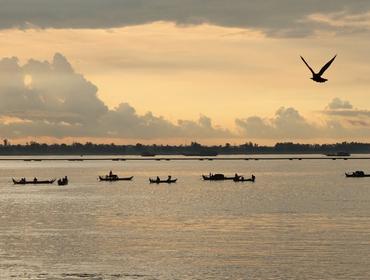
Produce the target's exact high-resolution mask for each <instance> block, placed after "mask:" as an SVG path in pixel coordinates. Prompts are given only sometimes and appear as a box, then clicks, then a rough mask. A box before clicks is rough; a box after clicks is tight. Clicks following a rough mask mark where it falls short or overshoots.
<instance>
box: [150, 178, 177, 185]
mask: <svg viewBox="0 0 370 280" xmlns="http://www.w3.org/2000/svg"><path fill="white" fill-rule="evenodd" d="M149 182H150V183H151V184H162V183H166V184H172V183H176V182H177V178H176V179H171V178H168V179H166V180H158V178H157V179H152V178H149Z"/></svg>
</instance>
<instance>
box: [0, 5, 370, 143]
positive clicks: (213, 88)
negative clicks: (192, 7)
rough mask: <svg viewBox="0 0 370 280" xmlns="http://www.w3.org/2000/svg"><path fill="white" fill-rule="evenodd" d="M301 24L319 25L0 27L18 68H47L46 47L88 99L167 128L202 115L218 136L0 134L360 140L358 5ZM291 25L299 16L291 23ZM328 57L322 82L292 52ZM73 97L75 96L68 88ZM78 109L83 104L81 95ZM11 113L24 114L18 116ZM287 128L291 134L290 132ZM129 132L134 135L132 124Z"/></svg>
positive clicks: (366, 103) (366, 24) (4, 53)
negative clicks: (80, 80)
mask: <svg viewBox="0 0 370 280" xmlns="http://www.w3.org/2000/svg"><path fill="white" fill-rule="evenodd" d="M355 8H357V7H355ZM369 9H370V7H369ZM265 13H266V12H264V14H263V15H264V16H265ZM271 13H273V11H272V10H271ZM261 16H262V15H261ZM283 16H284V15H283ZM285 16H286V17H288V16H289V15H285ZM298 16H300V15H297V17H298ZM300 20H301V22H306V21H310V22H311V23H312V26H316V25H318V26H319V27H315V28H314V27H312V30H311V31H312V32H309V33H308V34H305V33H304V32H306V29H305V28H307V26H306V24H305V25H302V26H303V27H302V30H303V31H301V30H300V29H299V32H302V34H298V35H296V34H295V33H294V34H293V35H292V36H290V35H289V34H288V35H287V36H285V35H279V32H283V31H284V30H285V29H286V27H285V26H283V24H282V23H281V25H282V27H281V28H279V27H276V30H275V29H273V27H274V23H273V22H272V23H270V25H271V28H270V29H271V30H273V31H271V30H270V31H269V30H268V31H266V28H267V27H266V26H264V25H262V24H260V23H259V24H260V25H262V26H258V24H257V23H256V24H250V27H249V26H248V23H243V24H240V26H237V25H238V24H237V23H235V24H219V23H218V22H217V20H211V21H210V22H207V21H206V20H205V21H204V22H200V23H196V24H194V23H191V24H182V23H180V24H179V23H177V24H176V23H174V22H173V21H169V20H166V19H165V18H164V19H163V20H158V21H157V20H155V21H154V20H153V21H152V22H150V20H148V22H146V21H143V22H141V23H138V24H132V23H131V24H128V25H126V26H125V24H121V25H122V26H120V24H113V25H114V26H108V27H105V26H102V27H101V28H99V26H98V27H96V26H94V27H93V28H89V27H85V26H83V24H81V25H82V26H77V27H75V26H72V25H71V27H68V24H66V26H62V27H60V26H58V28H55V27H56V26H53V25H52V24H50V26H43V28H39V27H38V26H37V25H33V24H29V26H28V27H27V28H19V27H15V26H13V27H11V26H8V27H6V28H5V27H4V28H3V29H1V30H0V44H1V46H2V47H1V48H0V57H2V58H5V57H17V58H18V59H19V61H18V65H19V66H20V67H23V66H24V65H26V64H27V63H28V61H29V60H30V59H32V60H34V61H38V62H41V61H47V62H48V63H50V64H52V63H51V61H52V60H53V57H54V55H55V53H59V54H61V55H62V56H63V57H65V59H66V60H67V61H68V63H70V65H71V67H72V68H73V71H74V72H76V73H79V74H81V75H83V77H84V78H85V79H86V80H87V81H89V82H90V83H92V84H93V85H95V86H96V91H97V96H98V98H99V99H100V100H101V101H102V103H104V104H105V105H106V106H107V108H108V109H107V110H110V111H115V110H116V109H117V107H119V106H120V104H121V103H124V104H126V103H128V104H129V106H131V107H132V108H134V110H135V114H136V115H137V116H138V117H139V118H140V117H141V116H145V115H146V114H147V112H152V114H153V115H154V116H155V117H156V118H160V117H162V119H164V120H166V122H170V123H171V124H175V125H177V122H178V120H188V121H192V122H195V123H197V122H198V119H200V118H202V117H205V116H206V117H207V118H208V119H209V120H211V121H212V124H211V128H212V129H215V130H218V129H221V130H223V132H222V133H220V134H219V133H217V132H216V133H215V136H210V137H207V135H206V134H205V135H204V134H202V135H200V134H199V135H197V133H196V131H198V130H202V126H201V125H200V127H196V129H198V130H196V129H195V130H194V133H193V132H189V131H190V130H189V131H188V130H186V131H187V132H186V133H185V132H183V133H180V134H178V135H177V134H176V135H174V136H173V137H171V135H170V133H168V134H166V135H167V136H165V137H163V138H161V137H160V136H158V135H155V136H154V135H153V137H150V135H146V136H145V137H142V134H140V133H137V135H136V134H135V133H133V134H132V135H129V136H126V135H120V134H119V133H118V134H115V133H116V132H112V135H113V136H112V135H107V136H104V133H100V134H99V135H94V134H93V133H91V132H89V133H88V134H86V135H77V134H72V135H68V134H66V135H53V133H50V132H45V135H43V133H41V132H40V129H39V130H38V132H37V133H35V134H33V131H32V130H27V132H23V131H20V132H19V137H17V136H16V135H17V134H16V133H13V132H11V133H10V132H9V131H10V130H11V128H9V127H7V128H6V129H4V133H3V135H4V137H10V138H21V139H25V138H29V137H31V138H32V137H33V136H34V137H39V138H43V137H52V138H53V137H56V138H62V139H63V138H64V137H66V138H68V137H74V135H75V137H77V138H81V137H87V138H88V137H93V138H94V137H98V138H102V139H109V140H111V138H112V137H113V139H114V138H115V137H116V136H114V135H117V138H120V141H122V139H135V141H136V140H140V139H142V140H143V141H144V140H145V141H149V142H150V141H152V142H165V143H171V142H174V141H175V142H181V141H187V140H189V139H194V140H199V141H202V140H201V139H203V142H208V143H218V142H222V143H223V142H224V141H227V140H229V142H236V143H240V142H244V141H246V140H248V141H249V140H252V141H257V142H261V143H273V142H276V141H280V140H284V141H288V140H289V141H290V140H291V141H301V142H313V141H315V142H326V141H336V140H338V141H339V140H343V139H346V140H362V141H369V140H370V139H369V138H368V137H369V135H370V133H368V132H365V133H364V134H361V132H360V131H361V130H363V129H365V130H369V127H367V123H368V121H369V122H370V120H368V118H369V116H368V115H370V114H368V112H367V109H368V108H369V107H370V100H369V99H368V98H367V94H368V87H369V85H370V78H369V75H368V73H370V56H369V55H368V50H369V47H370V37H369V36H368V35H369V33H368V32H367V30H368V29H370V16H368V14H367V13H363V12H359V11H353V12H352V13H349V14H347V13H345V14H343V12H342V14H335V13H328V12H325V13H321V12H320V11H319V12H317V11H311V12H310V13H309V12H307V14H306V15H305V16H304V17H302V18H301V19H300ZM213 21H216V22H213ZM287 21H288V20H287ZM296 22H300V21H299V19H298V20H297V19H296ZM1 24H2V22H1V21H0V26H1ZM291 24H292V25H294V24H295V23H294V22H291ZM314 24H315V25H314ZM255 25H257V26H255ZM308 26H310V25H308ZM321 26H325V28H323V27H321ZM284 28H285V29H284ZM290 29H291V28H290ZM290 29H289V31H290ZM284 32H286V31H284ZM295 32H296V31H295ZM297 32H298V31H297ZM335 54H338V57H337V59H336V60H335V61H334V63H333V64H332V66H331V67H330V68H329V70H328V71H327V72H326V73H325V74H324V77H326V78H327V79H328V80H329V81H328V82H327V83H325V84H317V83H314V82H313V81H312V80H310V79H309V78H310V77H311V73H310V72H309V70H308V69H307V68H306V67H305V65H304V64H303V63H302V61H301V60H300V57H299V56H300V55H302V56H304V57H305V58H306V60H307V61H308V62H309V63H310V64H311V66H312V67H313V68H314V69H315V70H317V71H318V70H319V69H320V68H321V66H322V65H323V64H324V63H326V62H327V61H328V60H329V59H330V58H331V57H333V56H334V55H335ZM24 68H25V69H26V70H24V69H23V70H22V71H26V72H27V71H28V70H27V69H28V68H27V66H25V67H24ZM32 71H33V70H32ZM24 75H25V76H27V79H28V80H27V79H26V86H27V87H29V88H31V89H32V90H33V91H37V90H38V88H37V86H35V87H33V85H32V77H31V76H30V75H29V73H24ZM44 79H45V80H47V79H48V77H47V76H45V77H44ZM3 91H4V89H3ZM0 94H1V91H0ZM42 94H44V93H42ZM75 94H76V95H77V94H78V90H77V89H76V93H75ZM7 96H10V95H7ZM8 98H9V97H8ZM333 100H337V101H338V100H339V102H342V103H345V104H347V103H349V104H350V106H342V107H341V106H338V108H329V107H330V106H329V105H328V104H329V103H331V102H333ZM80 106H84V104H83V101H81V104H80ZM131 107H130V108H131ZM281 107H284V108H285V109H284V110H287V109H289V108H292V109H294V112H296V113H294V112H293V111H284V110H283V111H280V113H281V114H282V115H281V116H280V115H279V114H277V112H278V110H279V109H280V108H281ZM334 107H335V106H334ZM24 109H25V110H26V109H27V108H24ZM331 109H334V111H335V112H332V111H331ZM17 110H19V108H18V107H17ZM338 111H340V112H338ZM343 111H345V112H343ZM292 112H293V113H292ZM283 113H286V114H285V115H284V118H286V119H283V120H281V121H280V119H281V118H282V116H283ZM291 113H292V114H291ZM0 114H1V115H2V116H3V117H2V119H7V118H8V119H9V118H14V114H13V113H7V112H4V113H2V112H1V108H0ZM30 114H31V115H32V113H30ZM251 117H257V118H258V120H261V121H262V122H263V124H264V125H265V126H263V127H262V128H261V131H262V130H263V129H265V130H266V131H265V133H261V134H258V133H255V132H251V129H252V128H255V130H256V131H258V130H259V128H258V126H255V125H256V123H253V124H252V123H249V122H247V121H248V120H249V118H251ZM17 118H19V116H18V115H17ZM45 118H47V117H45ZM289 118H292V119H289ZM294 118H296V119H294ZM301 118H302V119H301ZM20 119H22V120H27V121H32V120H33V119H32V118H27V116H24V115H22V117H21V118H20ZM0 120H1V118H0ZM236 120H238V121H236ZM43 121H44V122H45V121H47V120H46V119H45V120H43ZM62 121H63V122H64V120H62ZM291 121H292V122H293V123H291ZM297 121H298V123H299V124H298V125H301V124H302V125H303V126H299V129H303V128H305V125H308V126H309V128H307V131H308V132H309V131H310V129H314V136H312V137H310V136H309V133H307V134H306V133H302V134H299V133H298V134H297V133H295V132H296V131H299V129H298V130H297V129H296V125H297ZM151 122H152V120H151ZM66 123H68V122H66ZM241 123H242V124H241ZM4 124H5V125H9V124H8V123H4ZM251 124H252V126H251ZM68 125H69V123H68ZM145 125H148V123H146V124H145ZM192 125H193V124H192ZM206 125H208V124H206ZM337 125H339V126H340V129H338V131H337V129H334V130H335V131H334V130H333V131H332V132H331V133H329V134H327V133H325V132H324V131H325V129H326V128H328V127H331V126H337ZM279 126H282V127H280V128H279ZM289 127H291V128H292V130H294V131H295V132H294V133H291V131H290V130H289ZM281 128H282V129H281ZM331 128H333V127H331ZM155 129H156V128H153V130H155ZM158 129H160V128H158ZM133 130H135V131H136V128H133ZM224 130H227V131H228V133H224V132H225V131H224ZM192 131H193V130H192ZM27 133H29V134H27ZM0 134H1V129H0ZM208 138H210V139H208ZM174 139H176V140H174ZM127 141H130V140H127Z"/></svg>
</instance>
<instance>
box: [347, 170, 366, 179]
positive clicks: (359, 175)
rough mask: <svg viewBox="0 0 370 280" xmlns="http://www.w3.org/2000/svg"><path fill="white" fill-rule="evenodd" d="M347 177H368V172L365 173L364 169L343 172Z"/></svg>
mask: <svg viewBox="0 0 370 280" xmlns="http://www.w3.org/2000/svg"><path fill="white" fill-rule="evenodd" d="M345 174H346V177H347V178H363V177H370V174H365V172H364V171H355V172H352V173H345Z"/></svg>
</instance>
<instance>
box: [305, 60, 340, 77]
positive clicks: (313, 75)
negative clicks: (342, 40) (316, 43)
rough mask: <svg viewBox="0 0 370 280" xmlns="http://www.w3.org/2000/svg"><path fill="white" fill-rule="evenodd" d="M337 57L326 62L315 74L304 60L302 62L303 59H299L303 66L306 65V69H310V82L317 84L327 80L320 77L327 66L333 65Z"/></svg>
mask: <svg viewBox="0 0 370 280" xmlns="http://www.w3.org/2000/svg"><path fill="white" fill-rule="evenodd" d="M336 57H337V55H335V56H334V57H333V58H332V59H331V60H329V62H327V63H326V64H325V65H324V66H323V67H322V68H321V70H320V72H319V73H315V71H313V69H312V68H311V67H310V65H308V63H307V62H306V60H304V58H303V57H302V56H301V59H302V60H303V62H304V64H306V66H307V67H308V69H310V71H311V73H312V78H310V79H311V80H313V81H315V82H317V83H325V82H326V81H327V79H325V78H323V77H321V76H322V75H323V74H324V72H325V71H326V70H327V69H328V68H329V66H330V65H331V64H332V63H333V61H334V59H335V58H336Z"/></svg>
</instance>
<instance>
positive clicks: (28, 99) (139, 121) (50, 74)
mask: <svg viewBox="0 0 370 280" xmlns="http://www.w3.org/2000/svg"><path fill="white" fill-rule="evenodd" d="M97 92H98V89H97V87H96V86H95V85H94V84H92V83H91V82H89V81H88V80H86V78H85V77H84V76H83V75H81V74H79V73H76V72H75V71H74V69H73V67H72V66H71V64H70V63H69V62H68V60H67V59H66V58H65V57H64V56H63V55H61V54H56V55H55V56H54V58H53V60H52V62H48V61H37V60H32V59H31V60H29V61H28V62H27V63H26V64H25V65H23V66H21V65H20V64H19V61H18V59H17V58H15V57H13V58H4V59H2V60H0V98H1V100H2V102H1V103H0V134H1V136H2V137H9V138H24V137H29V136H44V137H57V138H64V137H102V138H131V139H137V138H144V139H155V138H177V137H182V138H224V137H234V135H233V134H232V133H231V132H230V131H228V130H226V129H221V128H219V127H216V126H213V124H212V122H211V120H210V119H209V118H207V117H205V116H201V117H200V119H199V120H198V121H190V120H179V121H178V122H177V123H176V124H174V123H172V122H170V121H168V120H166V119H164V118H163V117H160V116H159V117H158V116H155V115H154V114H153V113H151V112H148V113H146V114H144V115H139V114H137V112H136V110H135V109H134V108H133V107H132V106H130V105H129V104H128V103H122V104H120V105H119V106H118V107H117V108H115V109H109V108H108V107H107V106H106V105H105V104H104V102H103V101H102V100H100V99H99V97H98V95H97Z"/></svg>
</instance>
